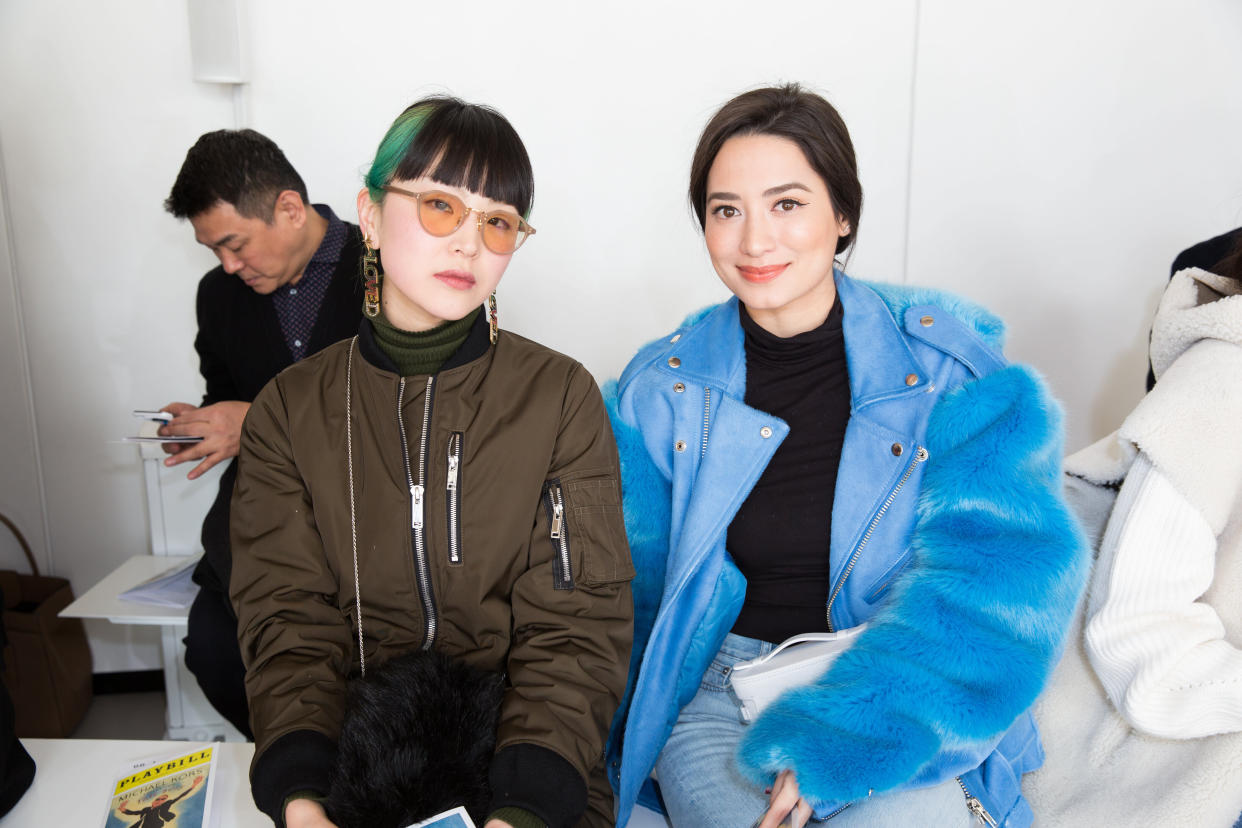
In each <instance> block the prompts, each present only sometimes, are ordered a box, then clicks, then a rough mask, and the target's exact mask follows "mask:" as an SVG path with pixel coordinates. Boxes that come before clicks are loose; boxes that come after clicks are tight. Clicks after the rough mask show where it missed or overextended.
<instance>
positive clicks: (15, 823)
mask: <svg viewBox="0 0 1242 828" xmlns="http://www.w3.org/2000/svg"><path fill="white" fill-rule="evenodd" d="M22 744H23V745H25V746H26V750H28V751H29V752H30V755H31V756H33V757H34V760H35V764H36V765H37V766H38V770H36V771H35V779H34V785H32V786H31V788H30V790H28V791H26V795H25V796H23V797H22V799H21V801H20V802H18V803H17V807H15V808H14V809H13V810H12V811H10V812H9V814H8V816H6V817H4V818H3V819H0V826H3V827H4V828H43V826H58V827H59V826H73V828H78V826H85V828H93V826H96V825H102V824H103V815H104V813H105V812H106V811H107V807H108V802H109V800H110V798H111V797H110V794H111V784H112V774H113V773H114V772H115V771H119V770H121V769H123V768H124V767H125V764H126V763H127V762H130V761H133V760H136V759H145V758H147V757H154V756H174V755H176V754H178V753H182V752H184V751H186V750H187V749H189V747H190V746H189V745H187V743H185V742H144V741H137V740H135V741H126V740H123V739H22ZM216 747H217V748H218V749H219V750H220V755H219V756H220V758H219V759H217V760H216V762H217V764H216V772H217V773H218V774H219V775H218V776H217V777H216V787H215V791H214V792H213V793H212V800H211V801H212V808H213V809H218V813H219V822H218V825H220V826H221V828H272V821H271V820H270V819H268V818H267V816H266V815H265V814H263V813H262V812H261V811H260V810H259V809H258V808H256V807H255V805H254V800H253V799H251V797H250V779H249V774H250V759H251V757H252V756H254V745H253V744H249V743H245V742H226V743H221V744H217V745H216ZM629 828H668V823H666V822H665V821H664V818H663V817H662V816H660V815H659V814H657V813H655V812H653V811H648V810H647V809H646V808H636V809H635V810H634V816H633V817H632V818H631V819H630V824H629Z"/></svg>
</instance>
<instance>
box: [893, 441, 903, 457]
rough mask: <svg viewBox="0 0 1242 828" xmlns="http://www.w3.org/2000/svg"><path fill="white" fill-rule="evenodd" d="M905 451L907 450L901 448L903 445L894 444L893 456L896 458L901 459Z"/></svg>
mask: <svg viewBox="0 0 1242 828" xmlns="http://www.w3.org/2000/svg"><path fill="white" fill-rule="evenodd" d="M903 451H905V449H904V448H902V447H901V443H893V456H894V457H900V456H901V453H902V452H903Z"/></svg>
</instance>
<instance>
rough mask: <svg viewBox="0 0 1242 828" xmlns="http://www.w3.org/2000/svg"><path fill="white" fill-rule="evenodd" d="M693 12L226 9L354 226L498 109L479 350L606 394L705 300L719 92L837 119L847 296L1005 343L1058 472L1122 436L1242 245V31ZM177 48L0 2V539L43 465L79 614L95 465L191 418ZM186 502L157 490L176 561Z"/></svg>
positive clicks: (831, 6) (870, 14)
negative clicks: (18, 397)
mask: <svg viewBox="0 0 1242 828" xmlns="http://www.w3.org/2000/svg"><path fill="white" fill-rule="evenodd" d="M689 5H690V4H673V3H669V2H652V1H651V0H638V1H637V2H631V3H626V4H583V3H568V2H542V3H529V4H473V5H465V6H463V5H460V4H447V5H444V4H442V5H440V6H436V5H435V4H412V3H404V2H398V0H372V1H371V2H360V3H356V4H352V5H351V6H350V7H349V10H348V11H346V10H345V7H344V6H342V5H341V4H339V3H327V2H305V0H303V2H294V1H293V0H251V2H250V4H249V5H248V7H247V15H248V21H249V40H250V45H251V47H252V52H251V79H252V83H251V84H250V85H249V87H248V88H247V90H246V103H247V106H246V108H245V109H246V113H247V115H248V118H249V125H251V126H254V127H255V128H256V129H259V130H260V131H262V132H265V133H266V134H268V135H270V136H272V137H273V138H274V139H275V140H276V141H277V142H278V143H279V144H280V145H281V146H282V147H283V148H284V149H285V151H286V153H287V154H288V155H289V157H290V160H291V161H292V162H293V164H294V165H295V166H296V167H297V168H298V169H299V170H300V171H301V172H302V174H303V176H304V177H305V178H306V179H307V183H308V185H309V187H310V191H311V195H312V198H313V199H315V200H320V201H327V202H328V203H330V204H331V205H332V206H333V207H334V209H336V210H337V212H338V213H339V214H341V215H342V216H343V217H347V218H348V217H352V215H353V207H352V204H353V197H354V194H355V193H356V191H357V189H358V187H359V186H360V170H361V169H362V168H363V166H364V165H365V164H366V162H367V161H368V159H369V156H370V154H371V152H373V150H374V148H375V145H376V143H377V142H378V141H379V138H380V137H381V135H382V133H383V131H384V129H385V127H386V126H387V124H388V123H389V122H390V121H391V119H392V118H393V117H394V116H395V115H396V114H397V113H398V112H399V111H400V110H401V109H402V108H403V107H404V106H405V105H406V104H408V103H409V102H410V101H412V100H413V99H414V98H416V97H418V96H419V95H421V94H424V93H426V92H429V91H450V92H452V93H455V94H459V95H462V96H464V97H466V98H468V99H472V100H479V101H484V102H487V103H490V104H492V105H494V106H496V107H498V108H499V109H500V110H501V111H503V112H504V113H505V114H506V115H507V116H509V118H510V119H511V120H512V121H513V123H514V124H515V126H516V127H517V128H518V130H519V132H521V134H522V135H523V137H524V139H525V140H526V143H527V146H528V148H529V149H530V152H531V155H532V159H533V162H534V166H535V174H536V204H535V210H534V213H533V215H532V223H533V224H535V226H536V227H538V228H539V234H538V235H537V236H536V237H535V238H534V239H533V240H532V241H531V242H530V244H529V245H528V246H527V247H525V248H523V250H522V251H521V253H519V254H518V255H517V256H516V257H515V258H514V261H513V264H512V266H511V267H510V270H509V273H508V275H507V276H506V279H505V282H504V284H503V285H502V286H501V291H500V316H501V324H502V325H503V326H505V327H509V328H512V329H514V330H518V331H520V332H522V333H525V334H528V335H530V336H533V337H535V338H537V339H539V340H541V341H543V342H546V343H548V344H549V345H552V346H553V347H557V348H560V349H561V350H564V351H567V352H569V353H572V354H573V355H575V356H577V357H578V358H580V359H581V360H582V361H583V362H584V363H585V364H586V365H587V366H588V367H589V368H590V369H591V370H592V371H594V372H595V373H596V375H597V376H598V377H601V378H603V377H606V376H609V375H614V374H616V373H617V372H618V371H619V370H620V368H621V367H622V365H623V364H624V362H625V360H626V359H627V358H628V356H629V355H630V354H631V353H632V352H633V350H634V349H635V348H636V347H637V346H638V345H639V344H640V343H641V342H643V341H645V340H646V339H649V338H651V337H653V336H655V335H658V334H660V333H661V332H663V331H665V330H667V329H668V328H670V327H671V326H673V325H674V324H676V322H677V321H678V320H679V319H680V318H681V317H682V316H683V315H684V314H685V313H686V312H688V311H689V310H691V309H694V308H696V307H699V306H701V305H703V304H706V303H708V302H712V301H716V300H718V299H720V298H722V297H723V295H724V293H723V289H722V288H720V287H719V285H718V283H717V282H716V279H715V277H714V275H713V274H712V272H711V269H710V266H709V264H708V262H707V260H706V257H705V255H704V253H703V249H702V242H701V240H700V238H699V236H698V234H697V230H696V228H695V225H694V222H693V221H692V219H691V218H690V213H689V208H688V207H687V205H686V201H685V196H684V191H685V185H686V174H687V168H688V164H689V157H690V153H691V150H692V148H693V144H694V140H695V138H696V137H697V133H698V131H699V129H700V128H701V127H702V125H703V123H704V122H705V121H706V119H707V117H708V116H709V115H710V113H711V111H712V110H713V108H714V107H716V106H718V105H719V104H720V103H722V102H723V101H724V100H726V99H727V98H728V97H729V96H731V95H732V94H734V93H736V92H738V91H740V90H742V89H745V88H748V87H751V86H755V85H759V84H763V83H769V82H774V81H780V80H786V79H789V80H800V81H802V82H804V83H806V84H808V85H810V86H812V87H815V88H818V89H819V90H821V91H823V92H824V93H826V94H827V95H828V96H829V97H830V98H831V99H832V100H833V101H834V102H835V103H836V104H837V105H838V107H839V108H840V109H841V111H842V114H843V115H844V117H845V119H846V121H847V123H849V125H850V129H851V132H852V134H853V137H854V141H855V144H856V146H857V148H858V151H859V156H860V165H861V169H862V176H863V185H864V191H865V196H866V203H865V206H864V213H863V220H862V223H861V227H860V239H861V244H860V247H859V249H858V251H857V253H856V254H855V255H854V257H853V260H852V267H851V269H852V270H853V271H854V272H856V273H858V274H860V275H863V276H866V277H869V278H877V279H888V280H897V281H901V280H903V279H906V278H907V271H908V277H909V279H910V280H911V281H918V282H926V283H932V284H939V285H944V286H946V287H949V288H951V289H954V290H957V291H959V292H961V293H964V294H966V295H969V296H971V297H973V298H975V299H977V300H979V301H981V302H983V303H985V304H987V305H989V306H991V307H992V308H994V309H996V310H997V311H998V312H1000V313H1001V314H1002V315H1004V316H1005V317H1006V318H1007V320H1008V321H1009V324H1010V331H1011V343H1012V348H1011V351H1012V352H1013V353H1014V354H1015V355H1017V356H1018V357H1019V358H1022V359H1026V360H1029V361H1031V362H1034V363H1035V364H1036V365H1037V366H1038V367H1039V368H1041V369H1042V370H1043V371H1044V372H1045V373H1046V374H1047V375H1048V376H1049V378H1050V380H1051V381H1052V383H1053V385H1054V387H1055V388H1056V390H1057V391H1058V393H1059V394H1060V395H1061V396H1062V398H1063V399H1064V400H1065V404H1066V408H1067V411H1068V414H1069V418H1068V426H1069V438H1068V443H1069V445H1070V446H1071V447H1074V446H1078V445H1082V444H1083V443H1085V442H1087V441H1088V439H1090V438H1093V437H1098V436H1100V435H1102V434H1103V433H1105V432H1106V431H1107V430H1108V429H1110V428H1111V427H1112V426H1113V425H1114V424H1115V420H1116V418H1117V416H1119V414H1120V413H1122V412H1123V411H1124V410H1126V408H1128V406H1129V405H1130V404H1132V403H1133V401H1134V400H1135V399H1137V396H1138V395H1139V394H1140V393H1141V387H1142V369H1141V364H1142V345H1143V339H1144V336H1145V333H1144V331H1145V326H1146V324H1147V317H1148V315H1149V312H1150V309H1151V307H1152V306H1153V303H1154V300H1155V297H1156V295H1157V293H1158V291H1159V289H1160V286H1161V284H1162V282H1163V280H1164V278H1165V276H1166V275H1167V273H1166V268H1167V265H1168V262H1169V261H1170V260H1171V258H1172V256H1173V255H1174V254H1175V253H1176V252H1177V250H1179V249H1180V248H1181V247H1184V246H1186V245H1187V244H1189V243H1191V242H1193V241H1197V240H1199V239H1201V238H1204V237H1206V236H1208V235H1212V234H1215V233H1218V232H1221V231H1223V230H1225V229H1227V228H1229V227H1232V226H1235V225H1237V224H1242V165H1240V164H1239V163H1238V161H1239V159H1238V156H1237V153H1236V149H1235V147H1236V140H1233V139H1235V138H1236V136H1237V135H1239V134H1242V129H1240V127H1242V103H1240V101H1242V96H1239V95H1237V94H1234V93H1235V91H1236V86H1237V79H1238V78H1239V77H1242V54H1239V52H1238V50H1237V49H1236V48H1234V44H1236V43H1237V42H1238V39H1239V36H1242V12H1240V11H1239V9H1240V7H1239V4H1237V3H1236V2H1234V0H1195V1H1194V2H1187V3H1181V4H1176V5H1175V4H1171V3H1156V2H1146V3H1133V2H1131V3H1121V2H1112V1H1111V0H1095V2H1079V3H1076V4H1073V5H1071V4H1070V3H1068V2H1065V1H1064V0H1053V2H1051V3H1043V4H1038V5H1035V6H1018V5H1013V4H996V3H983V2H966V0H953V2H947V1H946V2H932V0H927V1H926V2H922V3H920V2H919V0H887V1H886V2H875V3H867V4H862V3H847V2H844V0H838V1H837V2H822V0H820V1H818V2H812V0H800V2H791V3H786V4H783V5H781V6H779V7H760V6H759V5H757V4H754V3H746V2H738V1H737V0H721V1H720V2H716V3H712V4H710V5H706V4H705V5H697V4H696V5H695V7H694V8H688V7H687V6H689ZM778 9H779V11H778ZM188 49H189V33H188V23H187V15H186V9H185V6H184V4H182V3H176V2H168V0H127V2H126V3H125V4H122V5H120V6H118V5H116V4H90V3H85V2H70V0H38V1H37V2H36V0H8V2H5V3H0V84H2V85H0V88H3V89H4V90H5V92H4V94H3V95H0V147H2V149H3V164H4V174H5V176H6V180H7V191H6V195H7V197H8V203H9V205H10V212H9V215H8V218H9V221H10V224H11V228H12V235H13V239H14V243H13V260H14V262H15V265H14V271H15V272H14V273H13V274H12V278H14V279H15V281H16V285H17V287H18V289H19V292H20V296H21V303H20V306H15V304H14V303H15V300H14V299H13V298H12V297H11V291H9V290H7V289H6V286H5V282H4V278H3V277H5V275H6V274H5V272H4V264H3V258H2V257H0V348H3V353H2V354H0V372H2V373H0V383H3V385H2V386H0V387H3V388H5V389H18V390H19V391H20V389H21V386H20V379H21V376H20V370H19V369H20V362H15V360H14V359H12V358H11V356H10V346H11V343H13V342H16V341H18V335H19V332H18V331H17V330H16V320H17V319H18V318H20V319H21V320H22V321H23V322H24V325H25V341H26V345H27V348H28V350H29V354H30V360H29V362H30V365H31V369H32V370H31V375H32V381H31V389H30V394H31V395H32V397H31V398H32V399H33V411H34V415H35V416H34V424H33V425H36V426H37V431H38V442H37V445H36V444H34V442H33V441H34V437H33V433H32V425H31V424H30V423H29V422H22V421H21V417H22V413H21V412H22V411H28V410H31V409H30V404H29V403H27V402H14V401H13V400H12V399H11V397H10V394H8V393H6V394H5V396H4V398H3V400H0V417H3V418H4V419H3V421H2V422H0V425H3V431H4V432H5V433H6V434H19V435H21V436H20V437H19V438H17V439H16V440H15V441H14V440H11V442H14V443H15V446H14V447H13V448H12V449H10V447H9V445H8V443H0V451H4V452H5V453H4V454H3V455H0V457H2V458H3V459H2V460H0V462H3V463H4V464H5V468H6V470H8V469H12V470H14V471H13V472H12V473H4V474H0V509H3V508H5V507H4V504H5V503H7V502H9V501H10V500H19V501H21V502H22V503H23V504H24V505H23V508H28V507H29V503H32V502H33V503H34V504H35V505H34V508H35V510H36V512H37V511H38V510H39V509H40V508H41V507H40V506H39V504H38V501H37V498H36V499H34V500H32V499H31V497H30V492H31V491H32V487H34V485H35V481H34V480H33V479H32V477H31V474H32V471H31V463H30V460H29V458H30V457H31V456H33V453H34V451H35V448H37V449H38V452H39V456H40V457H41V459H42V469H43V472H44V480H45V489H46V492H47V512H48V515H49V517H50V520H49V523H50V533H49V537H48V538H47V539H46V541H45V542H44V541H41V542H42V543H43V546H44V548H45V549H46V550H49V551H50V554H51V558H52V559H53V560H54V563H55V568H56V570H57V571H58V572H59V573H60V574H64V575H67V576H69V577H71V578H72V579H73V581H74V583H75V586H76V587H77V589H78V590H79V591H81V590H83V589H85V588H86V587H87V586H89V585H90V584H91V583H93V582H94V581H95V580H97V579H98V578H99V577H100V576H101V575H102V574H103V573H104V572H106V571H107V570H109V569H110V568H112V567H113V566H115V565H116V564H117V563H119V562H120V561H121V560H123V559H124V558H125V557H127V556H128V555H130V554H134V553H136V552H141V551H143V550H145V549H146V548H147V544H148V538H147V534H146V515H145V511H144V509H145V507H144V505H143V498H142V483H141V476H140V472H139V467H138V461H137V453H136V451H134V449H133V448H132V447H128V446H122V445H119V444H115V443H110V442H109V441H110V440H113V439H115V438H117V437H119V436H121V435H123V434H125V433H128V432H129V430H130V429H131V427H132V426H131V422H130V417H129V413H128V412H129V409H131V408H133V407H136V406H151V405H159V404H162V403H164V402H167V401H168V400H170V399H174V398H175V399H186V400H195V399H196V398H197V396H198V394H200V393H201V383H200V381H199V380H198V378H197V376H196V373H195V370H196V363H195V359H194V355H193V349H192V340H193V328H194V317H193V296H194V286H195V283H196V281H197V278H198V276H199V275H201V273H202V272H203V271H205V270H206V269H207V268H209V267H210V266H211V265H212V264H213V259H212V257H211V255H210V254H209V253H208V252H207V251H206V250H204V249H202V248H198V247H196V246H195V245H194V243H193V240H192V234H191V231H190V228H189V227H188V226H186V225H183V224H180V223H178V222H176V221H175V220H173V219H172V218H170V217H168V216H167V215H165V214H164V213H163V212H162V211H161V201H162V199H163V198H164V196H165V195H166V194H167V191H168V188H169V187H170V186H171V183H172V180H173V178H174V177H175V175H176V171H177V169H178V167H179V166H180V162H181V159H182V157H183V155H184V152H185V150H186V148H188V147H189V145H190V144H191V143H193V141H194V139H195V138H196V137H197V136H198V135H199V134H200V133H202V132H204V131H206V130H208V129H214V128H219V127H222V126H232V125H233V124H234V111H233V103H232V98H231V96H230V93H229V90H227V89H225V88H221V87H216V86H212V85H207V84H196V83H194V82H192V81H191V80H190V66H189V52H188ZM911 136H913V139H912V138H911ZM605 217H607V218H605ZM0 252H2V251H0ZM15 365H16V366H17V367H14V366H15ZM23 406H25V407H23ZM12 458H17V460H14V459H12ZM19 461H20V462H19ZM15 463H17V464H16V465H14V464H15ZM22 463H24V464H25V465H21V464H22ZM179 477H180V475H179V474H172V473H170V474H169V475H168V476H167V478H168V479H169V480H173V479H179ZM212 485H213V484H211V483H200V484H197V485H195V484H182V485H180V486H179V487H177V489H176V491H175V492H174V493H173V498H174V500H175V502H176V504H177V505H176V506H174V507H173V511H174V517H175V518H177V519H179V522H180V525H179V528H178V529H177V530H176V533H175V534H176V535H177V536H178V537H180V538H183V539H184V541H183V542H184V543H187V544H192V543H193V538H194V535H195V534H196V529H197V527H196V523H197V521H198V519H199V514H200V512H201V510H202V509H203V508H205V506H206V503H207V501H208V500H209V495H210V486H212ZM35 525H36V526H37V525H38V521H37V520H36V521H35ZM40 531H41V530H40ZM2 549H3V547H0V550H2ZM126 635H128V633H125V632H123V631H121V630H118V629H112V630H107V631H106V634H105V631H102V630H92V636H93V640H94V641H95V645H96V659H97V669H100V670H119V669H133V668H135V667H138V666H153V665H154V664H155V663H156V661H155V659H156V657H155V654H154V653H155V651H154V648H153V647H146V645H143V646H139V647H135V646H134V642H133V641H131V640H129V639H128V638H126Z"/></svg>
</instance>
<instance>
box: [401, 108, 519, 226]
mask: <svg viewBox="0 0 1242 828" xmlns="http://www.w3.org/2000/svg"><path fill="white" fill-rule="evenodd" d="M421 103H426V104H430V106H429V109H430V112H429V113H428V114H427V116H426V118H425V119H424V121H423V123H422V126H421V127H420V129H419V131H418V134H417V135H416V136H415V137H414V140H413V141H411V142H410V146H409V149H407V150H406V152H405V156H404V157H403V158H402V159H401V163H400V164H398V165H397V169H396V172H395V173H394V174H393V178H394V179H399V180H410V179H414V178H420V177H423V176H427V177H428V178H431V179H434V180H435V181H438V182H439V183H441V184H444V185H446V186H449V187H464V188H465V189H467V190H470V191H471V192H475V193H481V194H482V195H484V196H486V197H488V198H490V199H492V200H493V201H499V202H502V203H504V204H511V205H513V206H514V207H515V208H517V211H518V212H519V213H520V214H521V215H522V216H527V215H529V214H530V208H531V205H532V204H533V203H534V200H535V176H534V173H533V172H532V171H531V166H530V157H529V156H528V155H527V154H526V147H525V146H524V145H523V144H522V139H521V138H519V137H518V134H517V132H516V131H515V130H514V129H513V126H512V125H511V124H510V123H509V122H508V121H507V120H505V117H504V116H503V115H501V114H500V113H499V112H497V111H496V110H494V109H491V108H490V107H486V106H479V105H476V104H468V103H465V102H464V101H460V100H457V99H456V98H440V99H433V100H429V101H425V102H421ZM416 106H417V104H416Z"/></svg>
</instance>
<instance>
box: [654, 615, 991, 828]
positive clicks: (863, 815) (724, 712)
mask: <svg viewBox="0 0 1242 828" xmlns="http://www.w3.org/2000/svg"><path fill="white" fill-rule="evenodd" d="M772 647H773V645H772V644H769V643H768V642H766V641H758V640H756V639H753V638H743V637H742V636H740V635H733V634H732V633H730V634H729V636H728V637H727V638H726V639H725V641H724V644H723V645H722V646H721V647H720V652H718V653H717V654H716V657H715V658H714V659H713V660H712V663H711V666H710V667H708V668H707V672H706V673H704V674H703V681H702V683H701V684H700V685H699V692H698V693H696V694H695V696H694V698H693V699H691V701H690V703H689V704H687V705H686V706H685V707H683V708H682V710H681V715H680V716H679V717H678V719H677V724H675V725H674V726H673V732H672V735H670V736H669V739H668V743H667V744H666V745H665V746H664V750H663V751H662V752H661V753H660V758H659V759H658V760H657V761H656V776H657V778H658V779H659V781H660V791H661V792H662V793H663V795H664V805H665V807H666V808H667V809H668V816H669V820H670V821H671V822H672V824H673V826H674V828H746V826H749V825H751V824H752V823H753V822H754V821H755V820H756V819H758V818H759V817H760V816H761V815H762V814H763V812H764V811H766V810H767V807H768V797H767V795H766V794H765V793H764V792H763V788H761V787H759V786H756V785H752V784H751V783H750V782H749V781H747V779H746V778H745V777H743V776H742V774H741V771H740V770H739V769H738V767H737V760H736V758H735V755H736V753H737V744H738V741H739V740H741V738H742V732H743V729H744V728H745V727H746V725H744V724H743V723H742V720H741V716H740V710H739V706H738V703H737V699H736V697H735V696H734V695H733V693H732V691H731V690H730V689H729V673H730V672H732V670H733V665H734V664H736V663H738V662H739V661H746V660H748V659H752V658H756V657H758V656H761V655H763V654H764V653H767V652H770V651H771V650H772ZM814 824H820V825H824V826H826V827H827V828H862V826H881V827H882V828H890V826H906V825H916V826H925V827H926V828H970V827H971V826H973V825H974V816H973V815H972V814H971V813H970V811H968V810H966V798H965V795H964V794H963V793H962V789H961V787H960V786H959V785H958V784H957V781H956V780H953V779H950V780H948V781H947V782H943V783H941V784H939V785H936V786H934V787H931V788H920V789H917V790H910V791H901V792H900V793H889V794H881V795H876V796H872V797H869V798H868V799H864V800H860V801H858V802H855V803H854V804H852V805H850V806H849V807H848V808H845V809H844V810H842V811H840V812H839V813H837V814H835V815H834V816H832V817H831V818H829V819H827V820H825V821H824V822H817V823H814Z"/></svg>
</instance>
